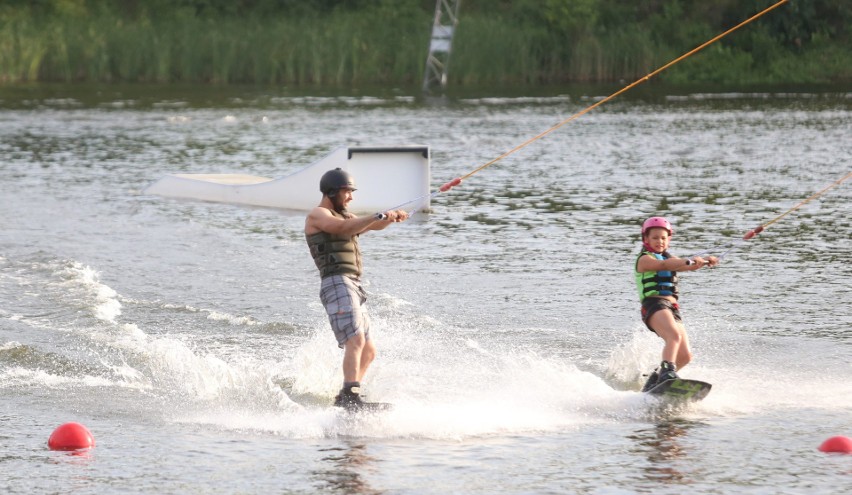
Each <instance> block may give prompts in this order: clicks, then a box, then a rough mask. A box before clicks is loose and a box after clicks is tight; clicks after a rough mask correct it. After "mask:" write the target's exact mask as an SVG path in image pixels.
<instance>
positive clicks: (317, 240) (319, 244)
mask: <svg viewBox="0 0 852 495" xmlns="http://www.w3.org/2000/svg"><path fill="white" fill-rule="evenodd" d="M331 214H332V215H334V216H336V217H339V218H343V215H341V214H339V213H337V212H336V211H332V212H331ZM305 239H306V240H307V241H308V248H309V249H310V250H311V256H312V257H313V258H314V263H315V264H316V265H317V268H318V269H319V272H320V277H321V278H325V277H328V276H330V275H354V276H356V277H360V276H361V250H360V249H359V247H358V236H357V235H354V236H352V237H343V236H339V235H334V234H329V233H328V232H317V233H316V234H312V235H306V236H305Z"/></svg>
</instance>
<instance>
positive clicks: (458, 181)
mask: <svg viewBox="0 0 852 495" xmlns="http://www.w3.org/2000/svg"><path fill="white" fill-rule="evenodd" d="M788 1H789V0H781V1H779V2H778V3H776V4H774V5H772V6H770V7H767V8H766V9H764V10H762V11H760V12H758V13H757V14H755V15H753V16H751V17H749V18H748V19H746V20H744V21H743V22H741V23H739V24H737V25H736V26H734V27H732V28H730V29H728V30H727V31H725V32H723V33H722V34H719V35H717V36H715V37H713V38H711V39H710V40H708V41H705V42H704V43H702V44H701V45H698V46H697V47H695V48H693V49H692V50H690V51H688V52H686V53H684V54H683V55H681V56H680V57H677V58H676V59H674V60H672V61H671V62H669V63H667V64H665V65H663V66H662V67H660V68H658V69H657V70H655V71H653V72H650V73H648V74H647V75H645V76H644V77H641V78H639V79H637V80H636V81H634V82H632V83H630V84H628V85H627V86H625V87H623V88H621V89H620V90H618V91H616V92H615V93H613V94H611V95H609V96H607V97H606V98H604V99H602V100H600V101H598V102H597V103H594V104H592V105H590V106H588V107H586V108H584V109H583V110H580V111H579V112H577V113H575V114H574V115H572V116H570V117H568V118H567V119H565V120H563V121H562V122H559V123H558V124H556V125H554V126H553V127H551V128H549V129H547V130H546V131H544V132H542V133H540V134H538V135H536V136H533V137H531V138H529V139H527V140H526V141H524V142H523V143H521V144H519V145H517V146H515V147H514V148H512V149H510V150H509V151H507V152H505V153H503V154H502V155H500V156H498V157H497V158H494V159H493V160H491V161H488V162H486V163H484V164H482V165H480V166H479V167H477V168H475V169H473V170H472V171H470V172H468V173H467V174H465V175H462V176H460V177H457V178H455V179H453V180H451V181H449V182H447V183H445V184H444V185H442V186H441V187H439V188H438V189H437V190H436V191H434V192H432V193H430V194H424V195H422V196H420V197H418V198H415V199H412V200H410V201H406V202H405V203H402V204H400V205H399V206H396V207H394V208H390V209H391V210H395V209H400V208H402V207H404V206H406V205H409V204H412V203H417V202H419V201H421V200H423V199H425V198H427V197H428V198H430V199H431V198H434V197H435V196H437V195H438V194H441V193H444V192H447V191H449V190H450V189H452V188H453V187H455V186H457V185H459V184H461V183H462V181H464V180H467V179H469V178H470V177H472V176H473V175H475V174H477V173H479V172H481V171H482V170H484V169H485V168H487V167H490V166H491V165H493V164H495V163H497V162H499V161H500V160H502V159H503V158H506V157H507V156H509V155H511V154H513V153H515V152H517V151H518V150H521V149H523V148H525V147H527V146H529V145H530V144H532V143H534V142H535V141H538V140H539V139H541V138H543V137H544V136H547V135H548V134H550V133H551V132H553V131H555V130H557V129H559V128H560V127H562V126H564V125H565V124H568V123H569V122H572V121H574V120H576V119H578V118H580V117H582V116H583V115H585V114H587V113H589V112H591V111H592V110H594V109H595V108H597V107H599V106H601V105H603V104H604V103H606V102H608V101H610V100H612V99H613V98H615V97H616V96H618V95H620V94H622V93H625V92H627V91H629V90H630V89H632V88H634V87H636V86H638V85H639V84H641V83H643V82H646V81H648V80H650V79H651V78H652V77H654V76H656V75H657V74H659V73H660V72H663V71H664V70H666V69H668V68H669V67H671V66H673V65H675V64H677V63H678V62H680V61H682V60H684V59H686V58H688V57H690V56H692V55H694V54H696V53H698V52H699V51H701V50H703V49H704V48H706V47H708V46H710V45H711V44H713V43H715V42H716V41H719V40H720V39H722V38H724V37H725V36H727V35H729V34H731V33H733V32H734V31H736V30H738V29H740V28H741V27H743V26H745V25H747V24H749V23H751V22H753V21H755V20H756V19H758V18H760V17H762V16H764V15H765V14H767V13H769V12H771V11H773V10H775V9H777V8H778V7H780V6H782V5H784V4H785V3H787V2H788ZM424 204H425V202H424ZM419 209H420V208H415V209H414V210H412V211H411V213H412V214H413V213H414V212H416V211H417V210H419Z"/></svg>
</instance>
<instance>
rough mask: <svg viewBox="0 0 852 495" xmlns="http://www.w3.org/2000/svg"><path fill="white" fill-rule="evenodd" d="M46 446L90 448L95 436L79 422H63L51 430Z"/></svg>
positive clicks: (65, 448)
mask: <svg viewBox="0 0 852 495" xmlns="http://www.w3.org/2000/svg"><path fill="white" fill-rule="evenodd" d="M47 446H48V447H50V450H79V449H90V448H92V447H94V446H95V437H93V436H92V432H90V431H89V430H88V428H86V427H85V426H83V425H81V424H80V423H65V424H64V425H60V426H59V427H58V428H56V429H55V430H53V433H51V435H50V438H49V439H48V440H47Z"/></svg>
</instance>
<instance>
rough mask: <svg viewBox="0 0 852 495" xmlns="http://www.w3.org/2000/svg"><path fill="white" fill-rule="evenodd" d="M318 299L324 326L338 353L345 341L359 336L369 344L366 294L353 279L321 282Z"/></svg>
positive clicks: (336, 276)
mask: <svg viewBox="0 0 852 495" xmlns="http://www.w3.org/2000/svg"><path fill="white" fill-rule="evenodd" d="M320 299H321V300H322V305H323V306H325V312H326V313H328V322H329V323H331V329H332V330H334V336H335V337H336V338H337V346H338V347H340V348H341V349H342V348H343V344H345V343H346V341H347V340H349V339H350V338H352V337H353V336H355V334H356V333H358V332H361V333H363V334H364V338H365V339H367V340H370V315H368V314H367V305H366V302H367V292H366V291H364V288H363V287H361V281H360V280H358V279H357V278H352V277H347V276H345V275H332V276H330V277H325V278H323V279H322V285H321V287H320Z"/></svg>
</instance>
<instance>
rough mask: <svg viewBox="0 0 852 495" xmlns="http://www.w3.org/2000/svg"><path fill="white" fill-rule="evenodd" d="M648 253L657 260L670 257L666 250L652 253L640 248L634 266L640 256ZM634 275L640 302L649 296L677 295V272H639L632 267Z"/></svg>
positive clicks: (675, 296) (637, 263)
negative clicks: (640, 250)
mask: <svg viewBox="0 0 852 495" xmlns="http://www.w3.org/2000/svg"><path fill="white" fill-rule="evenodd" d="M648 254H650V255H651V256H653V257H654V258H657V259H658V260H667V259H669V258H671V255H670V254H669V253H668V252H664V253H662V254H660V253H654V252H651V251H648V250H644V249H643V250H642V252H641V253H639V256H637V257H636V266H638V265H639V259H640V258H642V256H645V255H648ZM634 272H635V275H636V287H637V288H638V289H639V301H640V302H642V301H644V300H645V298H646V297H651V296H674V298H675V299H677V297H678V293H677V272H672V271H668V270H663V271H659V272H640V271H638V270H636V268H635V267H634Z"/></svg>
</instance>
